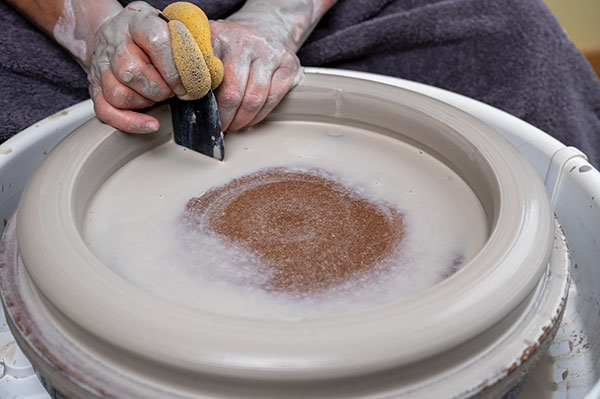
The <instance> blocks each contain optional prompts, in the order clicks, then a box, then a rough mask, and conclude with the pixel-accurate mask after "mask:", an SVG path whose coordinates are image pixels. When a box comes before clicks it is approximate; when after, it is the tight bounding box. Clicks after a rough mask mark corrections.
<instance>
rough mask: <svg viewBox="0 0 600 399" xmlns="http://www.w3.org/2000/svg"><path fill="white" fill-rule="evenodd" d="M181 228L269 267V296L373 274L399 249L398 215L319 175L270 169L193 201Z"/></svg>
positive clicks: (401, 227)
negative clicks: (201, 231) (204, 233)
mask: <svg viewBox="0 0 600 399" xmlns="http://www.w3.org/2000/svg"><path fill="white" fill-rule="evenodd" d="M185 220H186V222H187V223H189V224H190V225H191V226H192V227H193V228H208V229H210V230H211V231H213V232H215V233H217V234H218V235H219V236H221V237H222V238H224V239H226V240H230V241H231V242H232V243H234V244H235V245H241V246H243V247H245V248H247V249H249V250H250V251H252V252H253V253H254V254H256V255H258V256H259V257H260V258H261V260H262V261H263V262H264V263H265V264H266V265H268V267H269V269H271V270H272V271H273V275H272V277H271V278H270V279H269V281H268V282H267V283H266V285H265V286H264V287H263V288H264V289H267V290H272V291H284V292H301V293H307V292H315V291H321V290H324V289H327V288H330V287H332V286H334V285H336V284H339V283H342V282H344V281H346V280H347V279H350V278H357V277H361V276H363V275H364V273H365V272H368V271H370V270H372V269H374V268H376V267H383V266H382V265H384V264H385V262H384V260H385V259H386V258H388V257H389V256H390V255H392V254H393V253H394V252H395V251H396V250H397V249H398V247H399V244H400V242H401V241H402V237H403V232H404V223H403V218H402V213H401V212H400V211H398V210H396V209H393V208H392V207H390V206H386V205H385V204H376V203H373V202H369V201H367V200H366V199H364V198H362V197H360V196H359V195H358V194H357V193H355V192H354V191H353V190H352V189H350V188H348V187H346V186H344V185H342V184H340V183H338V182H336V181H334V180H332V179H331V178H330V176H328V175H327V173H326V172H323V171H320V170H310V171H308V172H305V171H295V170H290V169H285V168H270V169H265V170H262V171H259V172H257V173H253V174H250V175H246V176H243V177H240V178H237V179H234V180H232V181H230V182H229V183H227V184H225V185H222V186H219V187H215V188H212V189H211V190H209V191H207V192H206V193H205V194H203V195H201V196H199V197H196V198H192V199H191V200H190V201H189V202H188V204H187V206H186V212H185Z"/></svg>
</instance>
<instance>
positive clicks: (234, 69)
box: [215, 54, 251, 131]
mask: <svg viewBox="0 0 600 399" xmlns="http://www.w3.org/2000/svg"><path fill="white" fill-rule="evenodd" d="M236 58H237V60H236ZM250 62H251V61H250V59H249V58H247V57H238V56H237V55H236V54H232V55H228V56H227V58H226V59H224V60H223V66H224V69H225V73H224V76H223V82H222V83H221V86H219V88H218V90H217V92H216V93H215V96H216V98H217V104H218V105H219V116H220V117H221V126H222V128H223V131H225V130H227V129H228V128H229V124H230V123H231V121H232V120H233V118H234V117H235V114H236V113H237V110H238V108H239V106H240V104H241V102H242V99H243V94H244V92H245V91H246V85H247V83H248V75H249V74H250Z"/></svg>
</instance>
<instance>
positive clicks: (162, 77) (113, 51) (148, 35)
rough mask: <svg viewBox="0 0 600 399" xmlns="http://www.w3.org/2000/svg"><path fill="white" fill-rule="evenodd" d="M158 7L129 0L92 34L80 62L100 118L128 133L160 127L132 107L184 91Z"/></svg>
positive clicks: (138, 106) (139, 106)
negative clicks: (84, 57)
mask: <svg viewBox="0 0 600 399" xmlns="http://www.w3.org/2000/svg"><path fill="white" fill-rule="evenodd" d="M158 13H159V11H158V10H156V9H154V8H153V7H151V6H150V5H149V4H147V3H144V2H133V3H131V4H129V5H128V6H127V7H125V8H124V9H122V10H121V11H120V12H118V13H116V14H115V15H114V16H113V17H112V18H110V19H108V20H107V21H106V22H104V23H103V24H102V25H101V26H100V27H99V28H98V30H97V31H96V32H95V34H94V35H92V37H91V38H90V40H89V42H88V51H87V57H86V59H85V61H84V62H83V63H82V64H83V66H84V68H85V69H86V71H87V73H88V81H89V90H90V95H91V97H92V99H93V101H94V110H95V112H96V115H97V116H98V118H99V119H101V120H102V121H104V122H106V123H108V124H110V125H112V126H114V127H116V128H118V129H121V130H124V131H127V132H131V133H147V132H153V131H156V130H157V129H158V128H159V123H158V120H156V119H155V118H154V117H151V116H149V115H146V114H142V113H139V112H134V111H131V110H132V109H140V108H145V107H148V106H150V105H152V104H154V103H155V102H157V101H162V100H165V99H167V98H169V97H171V96H173V94H177V95H183V94H185V93H186V90H185V88H184V87H183V85H182V83H181V80H180V77H179V73H178V72H177V68H176V66H175V61H174V58H173V49H172V47H171V40H170V35H169V29H168V27H167V23H166V22H165V21H163V20H162V19H160V18H159V17H158Z"/></svg>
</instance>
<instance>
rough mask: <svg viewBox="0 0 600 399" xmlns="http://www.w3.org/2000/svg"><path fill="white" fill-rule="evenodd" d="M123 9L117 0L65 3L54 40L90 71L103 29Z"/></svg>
mask: <svg viewBox="0 0 600 399" xmlns="http://www.w3.org/2000/svg"><path fill="white" fill-rule="evenodd" d="M122 10H123V7H122V6H121V5H120V4H119V2H118V1H116V0H114V1H113V0H111V1H92V2H89V1H83V0H72V1H70V2H65V6H64V8H63V11H62V13H61V16H60V17H59V19H58V21H57V22H56V25H55V26H54V29H53V32H52V33H53V37H54V39H55V40H56V41H57V42H58V43H59V44H60V45H61V46H63V47H64V48H65V49H66V50H68V51H69V52H70V53H71V54H72V55H73V57H74V58H75V60H76V61H77V62H78V63H79V64H80V65H81V66H82V67H83V68H84V69H85V70H86V72H88V71H89V68H90V64H91V60H92V53H93V51H94V46H95V42H96V39H97V35H98V32H99V30H100V28H101V27H102V25H104V24H105V23H106V22H107V21H109V20H110V19H112V18H113V17H114V16H115V15H117V14H118V13H119V12H121V11H122Z"/></svg>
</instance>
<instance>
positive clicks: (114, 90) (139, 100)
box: [102, 69, 154, 109]
mask: <svg viewBox="0 0 600 399" xmlns="http://www.w3.org/2000/svg"><path fill="white" fill-rule="evenodd" d="M102 95H103V97H104V99H105V100H106V101H107V102H108V103H109V104H111V105H112V106H113V107H116V108H121V109H128V108H133V109H139V108H146V107H149V106H151V105H152V104H154V101H152V100H150V99H148V98H146V97H142V96H141V95H139V94H138V93H137V92H135V91H134V90H132V89H131V88H129V87H127V86H125V85H124V84H123V83H121V82H120V81H119V80H118V79H117V78H116V77H115V75H114V74H113V73H112V71H111V70H110V69H106V70H105V71H104V72H103V73H102Z"/></svg>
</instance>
